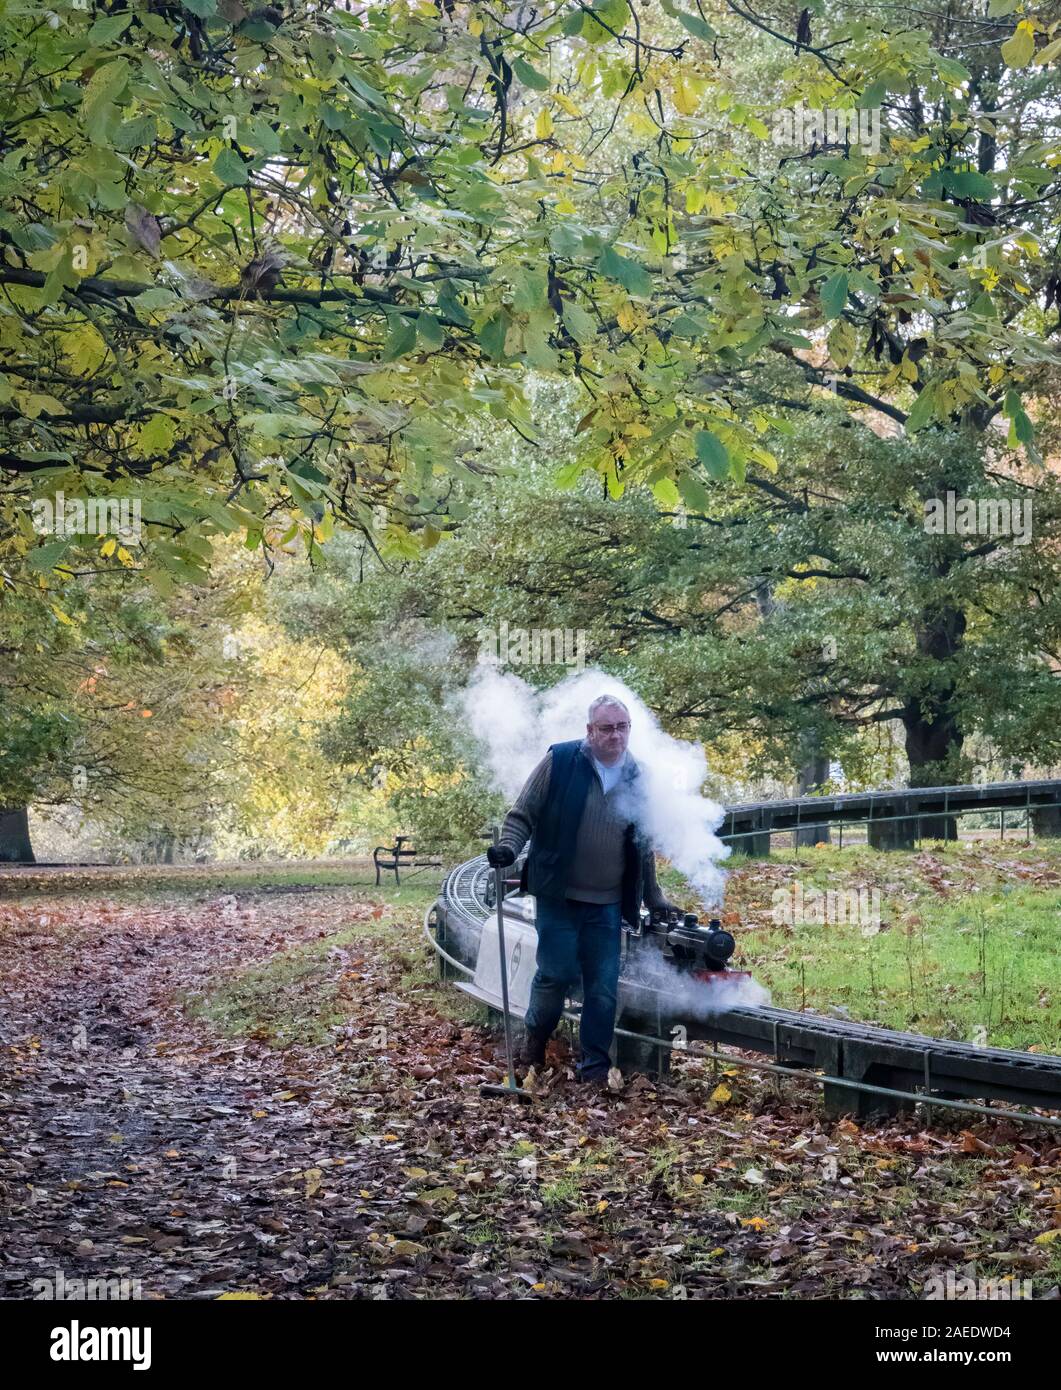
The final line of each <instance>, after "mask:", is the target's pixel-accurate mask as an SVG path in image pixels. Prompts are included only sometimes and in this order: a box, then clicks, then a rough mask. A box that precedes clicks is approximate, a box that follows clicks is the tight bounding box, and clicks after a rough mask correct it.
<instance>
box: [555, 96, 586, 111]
mask: <svg viewBox="0 0 1061 1390" xmlns="http://www.w3.org/2000/svg"><path fill="white" fill-rule="evenodd" d="M553 101H555V102H556V104H557V106H559V107H562V108H563V110H565V111H566V112H567V114H568V115H569V116H581V115H582V111H581V109H580V108H579V107H577V106H576V105H575V103H574V102H573V101H572V100H571V98H570V97H565V96H564V94H563V92H554V93H553Z"/></svg>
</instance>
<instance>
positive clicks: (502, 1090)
mask: <svg viewBox="0 0 1061 1390" xmlns="http://www.w3.org/2000/svg"><path fill="white" fill-rule="evenodd" d="M493 832H494V844H495V845H496V844H497V842H498V833H497V826H496V825H495V826H494V827H493ZM494 897H495V898H496V900H497V948H498V951H499V953H500V965H501V1006H502V1009H503V1010H504V1015H505V1057H506V1060H507V1061H508V1084H507V1085H506V1086H480V1087H479V1094H480V1095H481V1096H515V1098H516V1099H517V1100H518V1101H520V1103H521V1104H523V1105H532V1104H533V1103H534V1097H533V1096H532V1095H531V1093H530V1092H529V1091H524V1090H521V1089H520V1087H519V1086H517V1085H516V1073H515V1072H514V1071H513V1069H512V1019H511V1016H510V1015H509V1011H508V957H507V954H506V952H505V915H504V912H503V910H502V905H503V902H504V897H505V885H504V880H503V879H502V877H501V866H500V865H499V864H495V865H494Z"/></svg>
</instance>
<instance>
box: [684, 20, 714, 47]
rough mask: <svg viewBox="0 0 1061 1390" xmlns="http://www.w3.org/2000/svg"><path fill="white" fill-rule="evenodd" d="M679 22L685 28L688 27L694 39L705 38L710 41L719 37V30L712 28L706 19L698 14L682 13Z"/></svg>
mask: <svg viewBox="0 0 1061 1390" xmlns="http://www.w3.org/2000/svg"><path fill="white" fill-rule="evenodd" d="M678 23H679V24H680V25H681V26H682V28H683V29H687V30H688V32H689V33H690V34H692V36H693V38H694V39H704V40H705V41H706V42H710V41H711V40H712V39H717V38H718V32H717V30H715V29H712V28H711V25H710V24H708V22H707V20H706V19H701V18H700V16H699V15H698V14H680V15H679V16H678Z"/></svg>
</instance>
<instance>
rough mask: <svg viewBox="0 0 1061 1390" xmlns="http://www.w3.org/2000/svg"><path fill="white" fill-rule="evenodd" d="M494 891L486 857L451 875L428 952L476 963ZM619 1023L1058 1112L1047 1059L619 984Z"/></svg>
mask: <svg viewBox="0 0 1061 1390" xmlns="http://www.w3.org/2000/svg"><path fill="white" fill-rule="evenodd" d="M509 872H510V874H511V873H513V872H514V871H513V870H510V871H509ZM492 886H493V882H492V873H491V870H490V869H489V866H488V865H487V862H486V857H485V855H479V856H477V857H476V858H475V859H470V860H468V861H467V862H466V863H464V864H460V865H458V866H457V867H456V868H455V869H453V870H451V872H450V873H449V874H448V875H447V876H446V879H445V881H444V882H443V884H442V889H441V892H440V894H439V898H438V901H437V902H436V904H435V907H434V909H433V914H434V917H435V924H434V925H435V937H434V940H435V942H436V944H437V945H439V946H440V947H443V948H444V949H445V950H446V951H448V952H452V956H453V958H455V959H457V960H460V961H462V962H463V964H464V966H465V968H471V967H474V965H475V959H476V954H477V950H478V939H479V931H480V928H481V926H482V923H483V922H484V921H485V920H486V919H487V917H489V916H490V915H491V912H492V910H493V907H492ZM452 973H455V972H453V971H452V967H450V968H448V969H447V968H444V969H443V974H444V975H450V974H452ZM618 1022H619V1025H620V1028H626V1029H627V1030H628V1031H632V1032H633V1033H640V1034H642V1035H643V1034H650V1035H651V1036H653V1037H654V1038H656V1039H661V1040H666V1039H669V1038H670V1037H671V1036H672V1029H676V1028H679V1027H681V1028H684V1029H685V1035H686V1036H687V1037H688V1038H690V1039H697V1040H700V1039H702V1040H707V1041H711V1042H717V1043H724V1044H728V1045H730V1046H734V1047H739V1048H742V1049H745V1050H748V1051H752V1052H759V1053H765V1054H767V1055H768V1056H770V1057H771V1058H772V1059H773V1060H774V1061H775V1062H777V1063H779V1064H783V1065H784V1066H786V1067H794V1068H814V1069H816V1070H824V1071H825V1072H826V1073H827V1074H828V1076H829V1077H832V1078H836V1079H838V1080H839V1079H843V1080H846V1081H850V1082H855V1083H864V1084H865V1085H866V1086H867V1087H871V1088H872V1087H876V1088H887V1089H891V1090H894V1091H898V1092H903V1093H906V1094H907V1095H909V1094H910V1093H912V1092H914V1091H915V1090H918V1091H920V1092H922V1093H923V1094H925V1095H929V1096H930V1095H936V1096H941V1097H944V1098H949V1099H960V1098H969V1099H973V1098H977V1099H983V1100H1005V1101H1011V1102H1016V1103H1018V1104H1020V1105H1022V1106H1026V1107H1038V1108H1043V1109H1049V1110H1061V1056H1054V1055H1052V1054H1047V1055H1044V1054H1036V1053H1028V1052H1016V1051H1011V1050H1008V1049H1005V1048H993V1047H980V1046H977V1045H975V1044H972V1043H962V1042H953V1041H950V1040H947V1039H942V1038H933V1037H928V1036H926V1035H924V1034H920V1033H905V1032H896V1031H894V1030H892V1029H887V1028H875V1027H872V1026H870V1025H868V1024H862V1023H856V1022H848V1021H846V1020H839V1019H832V1018H824V1017H821V1016H820V1015H816V1014H809V1013H799V1012H795V1011H793V1010H790V1009H775V1008H770V1007H763V1008H751V1007H738V1008H729V1009H725V1010H718V1011H713V1012H710V1013H707V1012H701V1011H700V1010H698V1009H690V1007H689V1003H688V1000H687V999H686V1000H685V1002H684V1003H683V1002H681V1001H679V1000H676V999H674V998H672V997H671V996H669V995H668V993H667V992H666V990H661V989H657V988H654V987H652V986H651V985H646V984H644V983H643V982H640V981H637V980H634V979H630V978H625V977H623V978H621V979H620V985H619V1018H618ZM627 1062H628V1064H631V1063H632V1064H633V1065H635V1066H639V1067H647V1068H649V1069H653V1068H654V1067H661V1066H664V1065H665V1059H664V1057H663V1048H662V1047H661V1046H656V1047H654V1048H653V1047H650V1048H648V1049H647V1051H646V1048H645V1047H644V1045H642V1046H641V1047H640V1049H639V1050H637V1051H636V1054H635V1055H634V1056H628V1057H627ZM852 1096H855V1097H856V1099H855V1100H854V1101H853V1100H852ZM825 1100H826V1104H827V1105H828V1106H830V1107H831V1108H833V1109H838V1110H839V1109H843V1110H850V1109H852V1108H854V1109H855V1110H856V1112H857V1113H869V1112H870V1111H871V1110H874V1109H876V1110H879V1109H881V1108H882V1107H883V1108H890V1109H898V1108H900V1105H899V1104H898V1103H893V1104H892V1105H890V1106H888V1105H886V1104H885V1102H884V1101H883V1100H882V1098H881V1097H880V1096H879V1095H877V1094H875V1093H874V1092H873V1091H868V1092H866V1093H861V1092H859V1091H857V1090H855V1089H854V1088H853V1087H851V1086H844V1087H840V1086H837V1085H833V1086H832V1087H830V1085H829V1083H828V1082H827V1083H826V1087H825Z"/></svg>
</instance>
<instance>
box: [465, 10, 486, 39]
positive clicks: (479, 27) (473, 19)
mask: <svg viewBox="0 0 1061 1390" xmlns="http://www.w3.org/2000/svg"><path fill="white" fill-rule="evenodd" d="M482 32H483V21H482V20H481V19H479V18H478V16H477V15H470V16H469V18H468V33H469V34H471V35H472V36H473V38H477V37H478V36H479V35H480V34H481V33H482Z"/></svg>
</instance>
